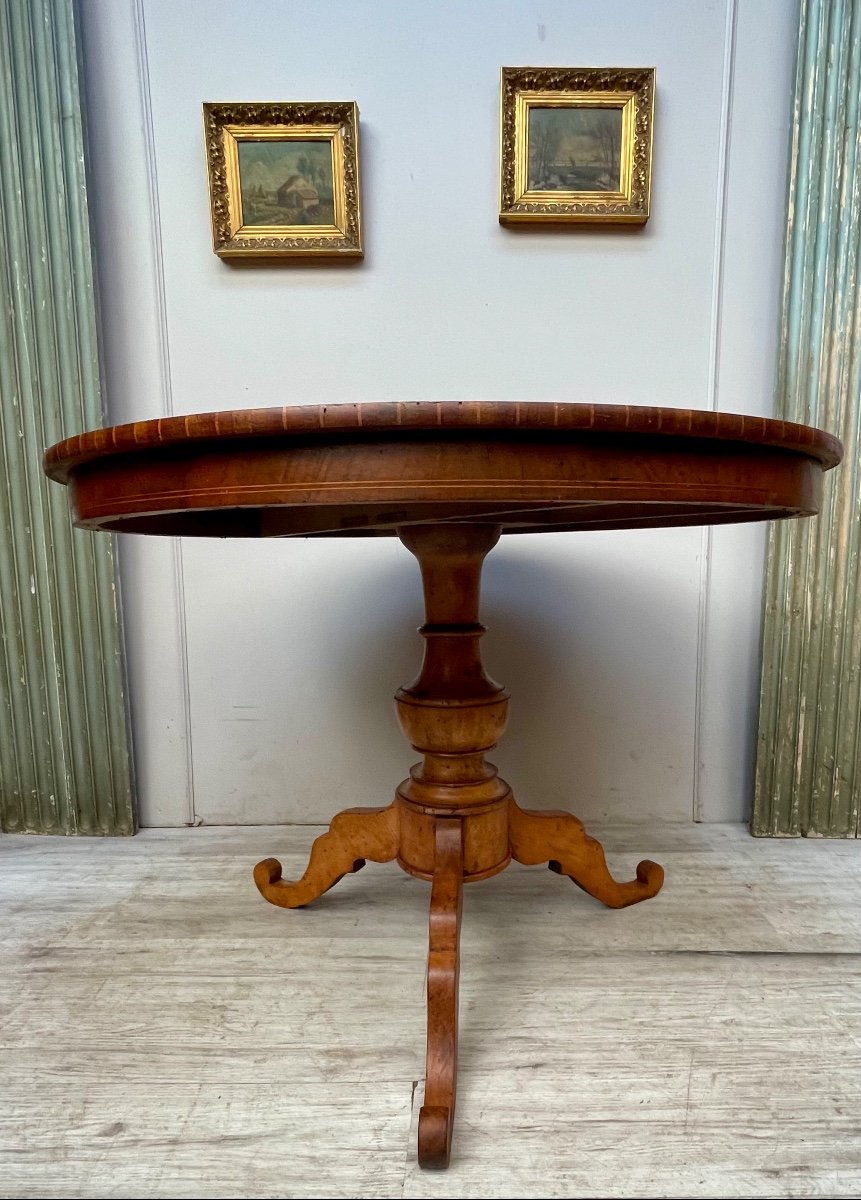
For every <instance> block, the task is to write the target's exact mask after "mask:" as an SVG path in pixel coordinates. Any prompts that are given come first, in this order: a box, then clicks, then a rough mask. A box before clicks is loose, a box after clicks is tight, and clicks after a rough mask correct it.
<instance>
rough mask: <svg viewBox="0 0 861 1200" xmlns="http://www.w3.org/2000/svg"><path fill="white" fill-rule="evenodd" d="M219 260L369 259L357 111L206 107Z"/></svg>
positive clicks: (345, 107) (346, 107) (348, 106)
mask: <svg viewBox="0 0 861 1200" xmlns="http://www.w3.org/2000/svg"><path fill="white" fill-rule="evenodd" d="M203 123H204V130H205V134H206V158H207V165H208V169H209V196H210V207H211V211H212V245H213V250H214V251H215V253H216V254H217V255H219V257H221V258H252V257H257V258H284V257H287V258H296V257H301V258H308V257H312V258H313V257H320V256H328V257H338V258H361V257H362V225H361V209H360V197H359V132H358V131H359V110H358V109H357V107H356V105H355V104H354V103H352V102H349V101H347V102H343V103H319V104H314V103H311V104H298V103H295V104H294V103H285V104H275V103H271V104H204V106H203Z"/></svg>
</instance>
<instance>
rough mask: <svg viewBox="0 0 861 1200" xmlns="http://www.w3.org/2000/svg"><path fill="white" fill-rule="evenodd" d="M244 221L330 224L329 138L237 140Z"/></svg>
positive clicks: (332, 213)
mask: <svg viewBox="0 0 861 1200" xmlns="http://www.w3.org/2000/svg"><path fill="white" fill-rule="evenodd" d="M238 150H239V181H240V192H241V198H242V223H243V225H281V226H286V225H333V224H334V222H335V202H334V190H333V176H332V143H331V141H330V140H328V139H321V140H318V141H312V140H310V139H309V140H307V141H306V140H302V141H299V140H297V139H295V138H293V139H289V140H284V141H278V140H276V139H265V140H254V141H250V140H249V141H243V140H241V139H239V141H238Z"/></svg>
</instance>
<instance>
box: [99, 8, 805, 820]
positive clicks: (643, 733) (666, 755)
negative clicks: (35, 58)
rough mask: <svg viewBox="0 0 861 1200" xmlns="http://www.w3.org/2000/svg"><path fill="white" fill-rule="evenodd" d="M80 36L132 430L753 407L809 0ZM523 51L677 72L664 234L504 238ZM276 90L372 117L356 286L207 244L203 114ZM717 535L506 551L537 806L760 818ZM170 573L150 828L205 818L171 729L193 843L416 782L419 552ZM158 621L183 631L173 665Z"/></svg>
mask: <svg viewBox="0 0 861 1200" xmlns="http://www.w3.org/2000/svg"><path fill="white" fill-rule="evenodd" d="M728 2H731V0H728ZM82 14H83V18H84V23H85V30H86V34H87V38H86V47H85V49H86V51H87V61H86V71H87V78H88V88H89V93H90V96H91V99H95V101H96V103H95V104H92V105H91V108H92V113H91V121H92V126H93V152H92V160H93V161H92V166H93V190H94V192H95V194H96V203H97V210H96V218H97V229H96V235H97V245H98V248H99V251H100V272H101V276H102V280H103V293H104V295H105V296H106V297H109V298H110V303H108V304H107V305H106V306H105V313H104V334H105V347H106V360H107V367H108V380H107V383H108V396H109V403H110V406H111V416H112V418H113V419H115V420H123V419H130V418H139V417H145V416H157V415H160V413H162V412H163V411H166V410H167V408H168V407H169V406H172V409H173V411H175V412H178V413H182V412H193V411H196V410H206V409H224V408H231V407H243V406H252V405H253V406H256V405H267V404H284V403H288V404H289V403H303V402H309V401H317V400H322V399H325V400H327V401H332V402H335V401H338V400H342V401H347V400H362V399H384V400H386V399H473V398H492V399H519V400H551V399H572V400H600V401H609V402H628V403H644V404H669V405H674V406H691V407H710V406H712V405H715V404H718V405H719V406H720V407H721V408H725V409H729V410H732V409H735V410H737V411H755V412H762V411H767V409H768V405H769V403H770V378H771V371H772V366H773V361H774V346H775V332H776V296H777V289H778V281H779V258H780V254H779V246H780V237H781V231H782V225H783V209H784V202H783V192H784V185H783V173H784V170H785V162H786V139H785V137H783V136H782V131H783V130H784V129H785V125H786V120H787V112H788V110H787V97H788V94H789V70H790V63H791V58H792V34H793V30H794V28H795V18H796V14H795V11H794V5H791V4H786V3H783V2H782V0H759V2H758V3H755V2H754V0H739V4H738V19H737V21H736V20H735V19H734V9H733V8H730V9H728V8H727V6H726V4H725V3H715V4H708V5H706V4H695V5H692V4H690V3H688V2H686V0H655V2H654V3H650V4H649V5H642V4H637V3H634V2H633V0H611V2H607V0H594V2H592V0H590V2H587V0H578V2H576V3H574V2H571V0H567V2H563V0H557V2H555V3H541V4H533V3H525V2H522V0H518V2H516V3H515V2H512V3H490V2H482V3H473V4H464V3H462V2H455V0H452V2H446V3H443V2H434V3H429V4H426V5H421V6H419V5H411V4H410V5H407V4H403V3H397V2H396V0H376V2H374V3H370V2H367V3H359V2H358V0H342V2H341V3H331V2H327V3H321V2H316V3H300V2H291V3H279V4H273V3H264V2H263V0H246V2H245V3H244V4H243V5H242V7H241V19H238V15H239V10H237V7H236V5H235V4H234V3H229V4H228V3H226V2H225V0H207V3H206V4H202V3H179V4H177V3H174V2H172V0H112V2H111V3H108V2H107V0H82ZM763 45H767V46H768V48H769V50H768V54H763V52H762V47H763ZM503 64H505V65H519V64H535V65H541V64H547V65H561V64H571V65H581V64H585V65H588V64H595V65H607V64H625V65H646V66H649V65H654V66H656V68H657V117H656V142H655V157H654V195H653V216H652V218H651V220H650V221H649V223H648V225H647V226H646V227H645V228H644V229H642V230H630V229H627V230H614V231H610V232H607V231H599V230H595V229H572V230H568V231H563V232H548V231H546V230H539V231H537V232H533V231H530V230H511V229H502V228H501V227H500V226H499V225H498V223H497V220H496V193H497V180H498V79H499V68H500V67H501V66H502V65H503ZM130 81H133V83H132V82H130ZM113 97H120V98H121V101H120V102H119V103H117V102H112V98H113ZM266 99H270V100H271V99H284V100H290V99H355V100H356V101H357V102H358V105H359V108H360V112H361V153H362V173H363V184H364V187H363V191H364V212H365V221H366V246H367V256H366V259H365V261H364V262H363V263H359V264H355V265H351V266H345V265H342V264H336V265H332V266H328V265H323V264H304V265H302V264H290V265H288V266H285V265H281V264H275V265H268V266H266V265H263V266H248V265H244V266H233V267H231V266H229V265H227V264H225V263H222V262H221V261H219V260H218V259H217V258H216V257H215V256H214V255H213V254H212V250H211V241H210V231H209V218H208V199H207V189H206V174H205V164H204V155H203V143H202V123H201V114H200V108H201V104H202V102H203V101H204V100H266ZM150 135H151V136H150ZM136 217H137V218H139V220H136V219H135V218H136ZM130 221H131V225H132V227H131V229H130V228H129V222H130ZM144 244H145V245H146V247H148V248H147V249H146V251H145V253H144V252H143V251H142V249H141V247H142V246H143V245H144ZM147 256H149V257H147ZM139 330H142V334H141V336H140V337H139V336H138V331H139ZM151 360H156V361H157V362H159V363H161V364H162V367H163V368H164V370H162V371H161V375H160V374H159V369H153V367H152V365H151ZM147 372H148V373H149V374H147ZM142 380H147V381H148V382H142ZM719 532H720V534H721V537H720V538H718V537H715V538H713V539H712V538H706V539H704V538H703V536H702V534H701V532H700V531H699V530H678V531H673V530H662V531H650V532H647V531H640V532H636V533H630V534H629V533H616V534H585V535H569V534H554V535H546V536H540V537H531V538H530V537H525V538H514V537H512V538H508V539H505V541H504V542H503V544H502V545H501V546H500V547H499V548H497V550H496V551H494V553H493V555H491V557H490V559H489V560H488V564H487V568H486V588H485V601H486V603H485V620H486V623H487V624H488V625H489V626H490V632H489V634H488V637H487V639H486V649H487V659H488V666H489V668H490V670H491V673H493V674H495V675H496V676H497V677H498V678H500V679H502V680H503V681H504V682H506V683H507V684H508V685H509V687H510V688H511V690H512V696H513V702H512V718H511V724H510V731H509V733H508V735H507V737H506V739H505V741H504V743H503V744H502V746H501V747H500V749H499V751H498V753H497V756H496V757H497V761H498V762H499V764H500V766H501V767H502V768H503V769H504V771H505V773H506V774H507V776H508V777H509V778H510V780H511V782H512V783H513V785H514V786H515V789H516V791H517V794H518V796H519V798H520V799H521V801H522V802H523V803H525V804H552V805H555V806H563V807H571V808H572V809H574V810H575V811H577V812H578V813H579V814H580V815H581V816H583V817H584V818H586V819H589V818H592V817H610V818H612V817H615V816H623V815H624V816H634V817H636V816H642V817H644V818H665V819H678V820H690V819H691V818H692V816H693V813H694V803H695V795H696V796H698V802H699V805H700V809H701V815H704V816H705V817H706V819H709V818H713V817H717V818H722V819H727V818H728V817H733V816H735V817H741V815H742V813H743V811H744V807H745V804H746V802H747V796H746V791H747V789H748V786H749V777H748V775H747V773H746V770H745V767H744V761H745V760H744V756H745V755H746V754H748V751H749V745H748V741H749V737H750V730H751V727H752V720H753V716H752V713H751V711H750V688H751V686H752V683H751V681H752V679H753V674H752V673H751V672H750V671H748V674H747V675H745V674H744V668H745V663H746V661H747V660H746V659H744V661H741V660H742V659H743V657H744V655H746V654H749V650H750V648H751V647H754V648H755V646H756V644H757V639H758V630H759V598H758V589H759V582H758V578H757V576H756V573H757V572H758V571H759V569H760V568H759V558H758V547H759V545H760V544H761V543H760V542H759V541H758V540H757V532H756V531H753V533H750V531H744V532H742V533H739V531H731V532H730V533H728V534H727V535H726V537H724V534H725V531H723V530H721V531H719ZM734 539H735V540H734ZM704 547H705V548H706V549H707V550H709V553H710V557H709V559H708V561H707V562H705V561H704V559H703V548H704ZM159 554H161V558H160V559H158V563H159V565H157V566H155V565H154V566H153V570H152V574H151V577H150V576H148V575H147V572H146V571H145V570H142V569H140V568H138V569H137V570H136V572H135V571H134V568H133V567H131V566H130V567H129V569H130V570H132V572H133V574H134V582H135V586H134V587H132V588H127V589H126V596H125V605H126V611H127V627H128V629H129V636H130V639H131V641H132V643H133V645H132V647H131V650H132V654H131V666H132V688H133V700H134V708H135V714H136V715H135V731H136V735H137V754H138V758H139V761H141V762H142V763H143V764H144V767H145V768H146V764H147V763H149V764H150V768H149V770H148V771H147V770H146V769H144V770H143V771H142V772H141V776H142V792H143V813H142V819H143V823H144V824H147V823H152V824H161V823H179V822H181V821H183V820H186V819H188V814H187V806H188V795H189V794H190V792H189V789H188V788H186V789H185V790H183V789H181V788H180V789H176V788H174V787H173V786H172V785H171V784H170V782H169V781H168V780H167V779H166V774H168V773H170V774H171V776H173V775H174V774H176V773H177V772H178V771H179V770H180V765H181V764H180V763H179V762H178V760H177V758H176V756H174V757H173V758H170V756H168V759H169V761H168V759H165V760H164V761H162V759H161V758H160V755H161V753H162V750H161V747H160V744H159V740H158V738H157V736H156V733H157V729H158V714H161V715H162V716H163V717H165V718H168V717H169V718H170V719H171V720H175V721H176V722H177V727H179V726H182V729H183V737H185V735H186V733H187V735H188V737H189V738H190V741H189V743H188V745H189V746H190V757H191V764H192V768H193V785H194V787H193V790H194V804H195V812H196V814H197V815H198V816H199V817H200V818H202V819H203V820H204V821H207V822H217V821H227V822H230V821H240V822H263V821H277V820H300V821H318V820H325V819H326V818H328V817H329V816H330V815H331V814H332V813H333V812H334V811H335V810H336V809H337V808H339V807H341V806H343V805H344V804H348V803H384V802H386V800H387V799H388V797H389V796H390V794H391V791H392V788H393V787H394V785H395V784H396V783H397V782H398V780H399V779H400V778H402V777H403V775H404V774H405V772H406V767H407V766H408V764H409V761H410V752H409V750H408V749H407V747H406V745H405V743H404V742H403V740H402V738H401V735H400V733H399V731H398V730H397V727H396V725H395V722H394V717H393V712H392V705H391V699H390V697H391V692H392V691H393V690H394V688H395V687H396V686H397V685H398V684H399V683H402V682H404V681H405V680H406V679H408V678H409V677H410V676H411V674H412V673H413V672H414V670H415V668H416V666H417V663H418V657H419V652H420V647H419V644H418V639H417V638H416V637H415V634H414V629H415V626H416V625H417V624H418V622H419V620H420V610H419V584H418V577H417V570H416V567H415V564H414V562H413V560H412V558H411V556H409V555H408V554H407V553H406V552H405V551H403V550H402V549H401V548H400V547H399V545H398V544H397V543H395V542H389V541H370V542H369V541H364V540H362V541H358V542H356V543H354V544H348V543H340V542H325V541H321V542H302V541H299V542H284V541H276V542H261V543H252V542H205V541H194V540H191V539H187V540H185V541H184V543H183V546H182V564H183V572H182V581H180V577H179V576H178V575H177V572H176V570H175V563H174V564H173V565H171V563H170V562H168V561H167V559H166V557H165V555H164V552H163V551H157V550H155V549H153V550H148V549H141V548H140V547H138V548H136V549H135V550H134V552H132V551H131V550H127V551H126V557H127V561H128V563H129V564H132V563H134V562H136V561H137V562H141V561H142V557H145V556H151V557H150V558H149V559H148V561H150V562H151V563H153V564H155V563H156V559H157V556H158V555H159ZM135 556H137V558H135ZM737 568H738V569H739V570H741V571H742V572H743V573H744V580H745V585H744V587H742V588H739V587H736V586H735V585H734V583H733V574H734V572H735V570H736V569H737ZM164 604H167V605H168V606H169V607H170V612H169V613H168V618H169V621H168V624H169V625H170V628H171V629H173V630H174V633H173V634H171V635H170V637H171V638H172V639H173V640H172V641H171V640H170V638H167V639H166V638H165V637H164V636H163V635H160V636H161V642H160V643H159V645H160V646H161V649H160V650H158V651H157V652H156V651H155V650H154V649H153V647H152V645H151V644H150V641H149V639H150V638H151V636H152V625H151V618H152V616H153V615H154V613H155V612H157V611H158V606H159V605H164ZM183 610H184V612H183ZM715 622H716V623H715ZM738 647H741V650H739V649H738ZM186 650H187V675H186V674H185V672H184V667H183V663H184V661H185V653H186ZM727 655H728V656H729V661H731V662H732V663H734V664H735V666H734V671H735V669H736V668H739V669H742V676H743V677H742V678H741V681H740V684H741V698H740V699H739V694H738V693H737V692H736V691H735V688H734V680H733V677H732V673H730V672H728V671H727V670H725V669H724V667H723V662H724V658H725V656H727ZM733 655H734V656H735V657H733ZM156 659H157V662H158V675H159V678H161V679H162V681H163V686H162V693H163V694H162V696H161V699H160V697H159V694H158V687H156V686H155V684H154V665H153V664H154V661H155V660H156ZM186 709H187V716H188V722H187V728H186V726H185V725H183V724H182V723H183V721H184V720H185V715H186ZM706 725H707V728H706ZM697 758H699V761H700V764H701V765H700V768H699V769H698V768H697ZM147 779H148V780H149V781H150V783H149V786H145V784H144V781H146V780H147ZM697 783H698V785H699V786H698V790H697V787H696V786H695V785H696V784H697ZM348 789H352V790H348Z"/></svg>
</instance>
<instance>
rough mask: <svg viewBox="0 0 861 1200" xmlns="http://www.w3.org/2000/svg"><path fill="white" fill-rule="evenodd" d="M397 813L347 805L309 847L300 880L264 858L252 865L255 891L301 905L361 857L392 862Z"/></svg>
mask: <svg viewBox="0 0 861 1200" xmlns="http://www.w3.org/2000/svg"><path fill="white" fill-rule="evenodd" d="M398 836H399V828H398V814H397V809H396V808H395V805H394V804H390V805H389V806H388V808H348V809H345V811H344V812H341V813H338V815H337V816H336V817H335V819H334V820H333V821H332V824H331V825H330V826H329V829H328V831H327V832H326V833H323V834H321V835H320V837H318V838H317V840H316V841H315V842H314V845H313V846H312V847H311V857H310V859H309V861H308V867H307V869H306V871H305V874H304V875H303V876H302V878H301V879H297V880H295V881H291V880H289V879H282V877H281V863H280V862H279V861H278V859H277V858H264V859H263V861H262V862H259V863H258V864H257V866H256V867H255V868H254V882H255V883H256V885H257V890H258V891H259V892H260V894H261V896H263V897H264V899H266V900H268V901H269V903H270V904H277V905H278V907H279V908H301V907H302V906H303V905H305V904H310V903H311V901H312V900H316V899H317V897H318V896H322V895H323V893H324V892H327V891H328V890H329V888H330V887H334V885H335V884H336V883H337V882H338V880H339V879H342V878H343V877H344V876H345V875H347V874H349V873H350V872H352V871H360V870H361V869H362V867H363V866H364V865H365V861H366V859H371V861H372V862H391V860H392V859H393V858H396V857H397V853H398Z"/></svg>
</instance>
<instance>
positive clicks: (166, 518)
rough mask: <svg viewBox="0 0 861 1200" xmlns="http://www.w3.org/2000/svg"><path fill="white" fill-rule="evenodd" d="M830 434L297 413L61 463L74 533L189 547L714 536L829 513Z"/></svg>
mask: <svg viewBox="0 0 861 1200" xmlns="http://www.w3.org/2000/svg"><path fill="white" fill-rule="evenodd" d="M840 452H841V451H840V444H839V442H838V441H837V440H836V439H835V438H833V437H831V435H829V434H827V433H823V432H821V431H819V430H815V429H811V428H808V427H807V426H804V425H797V424H792V423H789V422H781V421H769V420H766V419H764V418H762V417H750V416H742V415H736V414H731V413H714V412H700V411H696V410H691V409H672V408H645V407H636V406H632V405H600V404H576V403H560V404H555V403H542V402H536V403H523V404H520V403H517V402H492V401H484V402H482V401H468V402H467V401H463V402H457V401H447V402H440V403H435V402H417V403H403V404H398V403H387V404H373V403H366V404H340V405H310V406H295V407H294V406H287V407H284V408H274V409H243V410H237V411H228V412H222V413H204V414H199V415H195V416H188V417H171V418H164V419H160V420H155V421H144V422H138V423H135V424H131V425H120V426H115V427H113V428H108V429H99V430H94V431H92V432H90V433H85V434H80V435H78V436H76V437H71V438H68V439H67V440H65V441H64V442H61V443H59V444H58V445H56V446H53V447H51V448H50V449H49V450H48V451H47V453H46V456H45V469H46V471H47V472H48V474H49V475H50V476H51V478H52V479H55V480H58V481H59V482H61V483H67V484H69V486H70V491H71V499H72V505H73V510H74V513H75V518H76V521H77V523H78V524H80V525H82V526H85V527H87V528H93V529H99V528H101V529H117V530H125V531H127V532H138V533H168V534H183V535H186V536H218V537H225V536H242V537H289V536H295V535H304V536H342V537H355V536H376V535H391V534H394V533H395V532H396V530H397V529H398V528H403V527H405V526H407V525H410V524H414V523H418V522H434V521H436V522H439V521H463V520H471V521H481V520H486V521H489V522H491V523H493V524H496V525H499V526H500V527H501V528H502V529H503V531H504V532H515V531H516V532H527V531H540V530H549V529H590V528H595V529H602V528H603V529H607V528H610V529H614V528H625V527H628V526H631V525H639V526H650V525H651V526H656V525H686V524H688V525H689V524H703V523H710V524H717V523H722V522H727V521H750V520H761V519H764V518H767V517H781V516H798V515H804V514H810V513H813V512H816V511H817V508H818V504H819V494H820V477H821V473H822V471H823V470H827V469H829V468H830V467H833V466H834V465H835V464H836V463H837V462H838V461H839V459H840Z"/></svg>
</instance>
